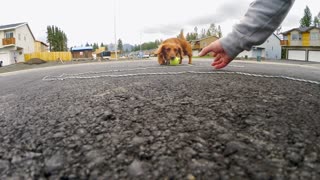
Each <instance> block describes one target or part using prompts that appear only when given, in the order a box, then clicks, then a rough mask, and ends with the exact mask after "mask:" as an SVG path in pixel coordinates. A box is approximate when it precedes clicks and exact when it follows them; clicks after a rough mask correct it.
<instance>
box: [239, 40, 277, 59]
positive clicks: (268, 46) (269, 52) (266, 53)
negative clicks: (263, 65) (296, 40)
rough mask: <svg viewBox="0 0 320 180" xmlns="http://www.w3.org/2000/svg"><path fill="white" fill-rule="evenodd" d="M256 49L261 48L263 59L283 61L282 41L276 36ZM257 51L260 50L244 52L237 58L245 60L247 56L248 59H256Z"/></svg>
mask: <svg viewBox="0 0 320 180" xmlns="http://www.w3.org/2000/svg"><path fill="white" fill-rule="evenodd" d="M254 47H258V48H261V57H263V58H266V59H281V45H280V39H279V38H277V37H276V35H274V34H272V35H271V36H270V37H269V38H268V39H267V40H266V41H265V42H264V43H263V44H261V45H259V46H254ZM253 49H254V48H253ZM256 51H258V50H250V51H243V52H241V53H240V54H239V55H238V56H237V57H241V58H244V57H245V56H246V55H247V56H248V58H256V56H257V54H256V53H257V52H256Z"/></svg>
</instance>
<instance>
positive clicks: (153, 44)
mask: <svg viewBox="0 0 320 180" xmlns="http://www.w3.org/2000/svg"><path fill="white" fill-rule="evenodd" d="M161 42H162V40H155V41H154V42H145V43H142V44H141V50H150V49H156V48H158V46H159V45H160V43H161ZM139 50H140V45H138V44H135V45H134V46H133V48H132V51H139Z"/></svg>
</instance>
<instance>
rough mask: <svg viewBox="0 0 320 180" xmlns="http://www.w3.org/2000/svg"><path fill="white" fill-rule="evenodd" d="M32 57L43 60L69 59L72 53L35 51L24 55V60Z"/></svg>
mask: <svg viewBox="0 0 320 180" xmlns="http://www.w3.org/2000/svg"><path fill="white" fill-rule="evenodd" d="M33 58H39V59H42V60H44V61H57V60H63V61H71V60H72V54H71V52H35V53H31V54H25V55H24V60H25V61H26V62H27V61H29V60H30V59H33Z"/></svg>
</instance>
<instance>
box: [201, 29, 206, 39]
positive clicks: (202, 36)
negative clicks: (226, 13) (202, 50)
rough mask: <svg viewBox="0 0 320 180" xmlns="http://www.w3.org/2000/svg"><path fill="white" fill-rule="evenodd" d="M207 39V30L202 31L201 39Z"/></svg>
mask: <svg viewBox="0 0 320 180" xmlns="http://www.w3.org/2000/svg"><path fill="white" fill-rule="evenodd" d="M205 37H206V29H201V34H200V38H205Z"/></svg>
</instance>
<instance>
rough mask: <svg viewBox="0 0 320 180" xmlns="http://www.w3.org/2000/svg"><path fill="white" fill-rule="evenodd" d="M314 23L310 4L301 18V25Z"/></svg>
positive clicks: (307, 25) (308, 25)
mask: <svg viewBox="0 0 320 180" xmlns="http://www.w3.org/2000/svg"><path fill="white" fill-rule="evenodd" d="M311 23H312V14H311V12H310V9H309V7H308V6H306V8H305V9H304V15H303V17H302V18H301V19H300V27H310V25H311Z"/></svg>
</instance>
